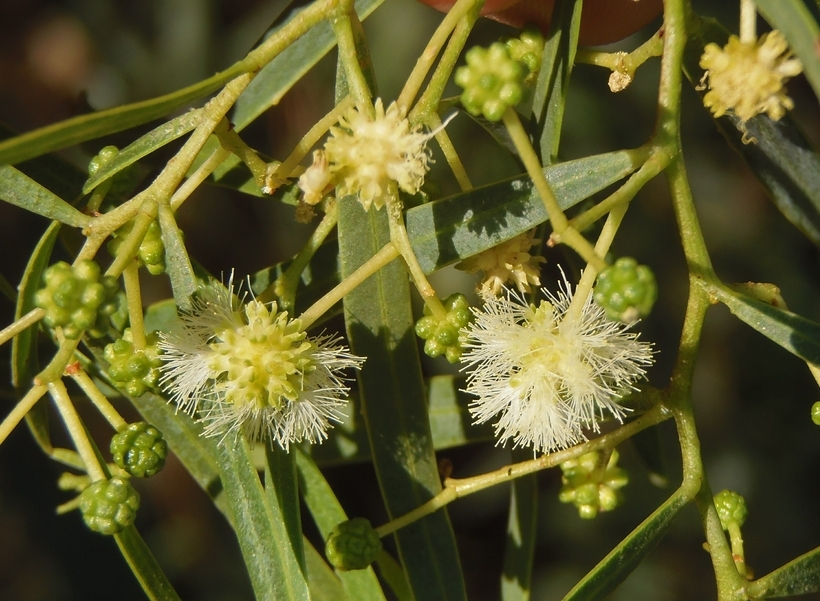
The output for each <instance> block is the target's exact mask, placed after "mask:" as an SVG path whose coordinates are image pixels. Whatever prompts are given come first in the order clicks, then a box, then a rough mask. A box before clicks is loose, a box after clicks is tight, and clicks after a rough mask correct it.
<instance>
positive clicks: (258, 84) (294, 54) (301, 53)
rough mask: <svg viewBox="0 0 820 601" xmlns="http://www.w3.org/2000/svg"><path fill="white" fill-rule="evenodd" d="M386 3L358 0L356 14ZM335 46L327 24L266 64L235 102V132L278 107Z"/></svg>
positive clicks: (362, 15)
mask: <svg viewBox="0 0 820 601" xmlns="http://www.w3.org/2000/svg"><path fill="white" fill-rule="evenodd" d="M383 1H384V0H357V2H356V3H355V5H354V8H355V10H356V14H358V15H359V18H360V19H362V20H364V19H365V18H367V16H369V15H370V13H372V12H373V11H374V10H376V8H377V7H378V6H379V5H380V4H381V3H382V2H383ZM283 24H284V23H283ZM270 33H272V32H269V34H270ZM335 45H336V38H335V37H334V35H333V31H332V30H331V28H330V25H329V24H328V23H327V22H324V23H321V24H319V25H317V26H316V27H314V28H312V29H311V30H310V31H308V32H307V33H306V34H305V35H303V36H302V37H301V38H300V39H299V40H298V41H296V42H295V43H294V44H291V45H290V47H288V48H287V50H284V51H283V52H282V53H281V54H280V55H279V56H277V57H276V58H274V59H273V60H272V61H271V62H270V63H268V64H267V65H265V67H263V68H262V70H261V71H260V72H259V74H258V75H257V76H256V77H255V78H254V80H253V81H252V82H251V84H250V85H249V86H248V88H247V89H246V90H245V91H244V92H243V93H242V95H241V96H240V97H239V99H238V100H237V102H236V107H235V110H234V113H233V115H232V116H231V121H232V122H233V123H234V125H235V126H236V129H237V130H242V129H244V128H245V127H247V126H248V124H249V123H251V122H252V121H254V120H255V119H256V118H257V117H259V115H261V114H262V113H263V112H265V111H266V110H268V109H269V108H270V107H272V106H274V105H276V104H278V103H279V101H280V100H281V99H282V96H284V95H285V93H286V92H287V91H288V90H290V88H291V87H293V84H295V83H296V82H297V81H299V80H300V79H301V78H302V76H303V75H304V74H305V73H307V72H308V71H309V70H310V69H311V68H312V67H313V65H315V64H316V63H317V62H319V59H321V58H322V57H323V56H324V55H325V54H327V53H328V52H329V51H330V50H331V48H333V47H334V46H335Z"/></svg>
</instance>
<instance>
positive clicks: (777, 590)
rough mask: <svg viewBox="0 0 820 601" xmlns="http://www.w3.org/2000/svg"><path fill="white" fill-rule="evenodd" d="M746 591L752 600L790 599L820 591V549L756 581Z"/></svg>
mask: <svg viewBox="0 0 820 601" xmlns="http://www.w3.org/2000/svg"><path fill="white" fill-rule="evenodd" d="M746 590H747V592H748V594H749V597H750V598H752V599H770V598H773V597H790V596H792V595H806V594H808V593H816V592H817V591H820V547H819V548H817V549H813V550H811V551H809V552H808V553H805V554H804V555H801V556H800V557H798V558H797V559H794V560H792V561H790V562H789V563H787V564H786V565H784V566H782V567H780V568H777V569H776V570H774V571H773V572H770V573H768V574H766V575H765V576H763V577H762V578H759V579H758V580H755V581H754V582H753V583H751V584H750V585H749V587H748V588H747V589H746Z"/></svg>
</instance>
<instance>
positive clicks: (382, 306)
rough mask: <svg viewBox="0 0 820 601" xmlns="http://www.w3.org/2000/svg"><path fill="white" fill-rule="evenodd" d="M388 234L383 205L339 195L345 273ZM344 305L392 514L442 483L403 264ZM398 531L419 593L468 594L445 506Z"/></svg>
mask: <svg viewBox="0 0 820 601" xmlns="http://www.w3.org/2000/svg"><path fill="white" fill-rule="evenodd" d="M389 239H390V235H389V231H388V224H387V212H386V211H379V212H376V211H365V210H364V209H363V208H362V206H361V204H360V203H359V202H358V201H357V200H356V199H355V198H353V197H347V198H343V199H341V200H340V201H339V253H340V257H341V263H342V273H343V274H349V273H352V272H353V271H354V270H355V269H357V268H358V267H359V266H360V265H362V264H363V263H364V262H365V261H367V260H368V259H370V257H372V256H373V255H374V254H375V253H376V252H377V251H378V250H380V249H381V248H382V246H384V244H385V243H387V242H388V241H389ZM344 309H345V322H346V326H347V333H348V339H349V341H350V346H351V349H352V351H353V353H354V354H356V355H359V356H362V357H367V361H366V362H365V364H364V366H363V367H362V369H361V371H360V372H359V374H358V381H359V394H360V398H361V401H362V413H363V414H364V416H365V421H366V424H367V431H368V436H369V440H370V448H371V450H372V453H373V464H374V467H375V469H376V475H377V477H378V479H379V483H380V485H381V490H382V495H383V497H384V502H385V505H386V508H387V512H388V515H390V516H391V518H393V517H398V516H400V515H403V514H404V513H407V512H408V511H410V510H412V509H414V508H416V507H418V506H419V505H421V504H422V503H424V502H425V501H428V500H429V499H430V498H432V496H433V495H435V494H436V493H437V492H439V491H440V490H441V481H440V479H439V475H438V469H437V465H436V458H435V453H434V451H433V444H432V435H431V433H430V424H429V418H428V416H427V410H426V403H425V395H424V382H423V381H422V377H421V364H420V361H419V356H418V350H417V345H416V336H415V333H414V331H413V314H412V311H411V308H410V290H409V284H408V281H407V273H406V271H405V269H404V267H403V266H402V265H401V264H399V263H398V262H396V261H394V262H392V263H391V264H389V265H387V266H386V267H383V268H382V269H381V270H379V271H378V272H377V273H376V274H374V275H373V276H371V277H370V278H368V279H367V280H366V281H365V282H363V283H362V284H361V285H359V286H358V287H357V288H356V289H355V290H353V291H352V292H351V293H349V294H348V295H347V296H346V297H345V300H344ZM395 536H396V542H397V544H398V548H399V554H400V556H401V560H402V564H403V566H404V569H405V572H406V573H407V579H408V581H409V582H410V586H411V588H412V590H413V592H414V594H415V596H416V598H417V599H424V600H425V601H428V600H429V601H435V600H438V599H452V600H456V599H465V595H466V593H465V590H464V581H463V576H462V574H461V568H460V564H459V559H458V551H457V549H456V544H455V538H454V535H453V530H452V527H451V525H450V521H449V519H448V516H447V512H446V510H441V511H438V512H436V513H434V514H432V515H429V516H427V517H425V518H423V519H421V520H418V521H417V522H414V523H413V524H410V525H409V526H407V527H405V528H402V529H401V530H399V531H398V532H397V533H396V535H395Z"/></svg>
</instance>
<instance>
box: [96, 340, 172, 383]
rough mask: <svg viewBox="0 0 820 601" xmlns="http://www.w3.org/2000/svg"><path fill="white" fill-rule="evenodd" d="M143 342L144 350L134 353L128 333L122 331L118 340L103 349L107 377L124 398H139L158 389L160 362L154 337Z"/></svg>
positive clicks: (132, 343)
mask: <svg viewBox="0 0 820 601" xmlns="http://www.w3.org/2000/svg"><path fill="white" fill-rule="evenodd" d="M145 342H146V346H145V348H144V349H142V350H139V351H138V350H135V349H134V342H133V337H132V334H131V329H130V328H126V329H125V331H124V332H123V334H122V338H120V339H118V340H115V341H114V342H112V343H111V344H108V345H106V347H105V350H104V351H103V356H104V357H105V360H106V361H108V364H109V365H108V376H109V377H110V378H111V379H112V380H113V381H114V383H115V384H116V385H117V386H118V387H119V388H121V389H123V390H125V393H126V394H127V395H128V396H132V397H137V396H142V395H143V394H145V393H146V392H148V391H149V390H154V391H156V390H157V389H158V384H159V378H160V371H159V368H160V366H161V365H162V360H161V359H160V358H159V352H158V350H157V342H158V338H157V335H156V334H154V333H151V334H148V335H147V336H146V338H145Z"/></svg>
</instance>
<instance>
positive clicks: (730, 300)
mask: <svg viewBox="0 0 820 601" xmlns="http://www.w3.org/2000/svg"><path fill="white" fill-rule="evenodd" d="M706 289H707V290H708V291H709V293H710V294H712V295H713V296H714V297H715V298H717V299H718V300H719V301H720V302H722V303H723V304H725V305H726V306H727V307H729V310H730V311H731V312H732V313H733V314H734V315H735V316H736V317H737V318H738V319H740V320H741V321H742V322H744V323H745V324H746V325H749V326H751V327H753V328H754V329H755V330H757V331H758V332H760V333H761V334H763V335H764V336H766V338H768V339H769V340H771V341H773V342H775V343H777V344H779V345H780V346H782V347H783V348H784V349H786V350H787V351H789V352H790V353H793V354H795V355H797V356H798V357H800V358H801V359H803V360H804V361H808V362H809V363H813V364H815V365H820V324H818V323H816V322H813V321H810V320H808V319H806V318H805V317H801V316H800V315H797V314H796V313H792V312H791V311H785V310H783V309H778V308H777V307H774V306H772V305H770V304H767V303H764V302H761V301H759V300H755V299H753V298H751V297H749V296H746V295H745V294H743V293H741V292H737V291H735V290H732V289H730V288H728V287H725V286H710V285H706Z"/></svg>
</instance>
